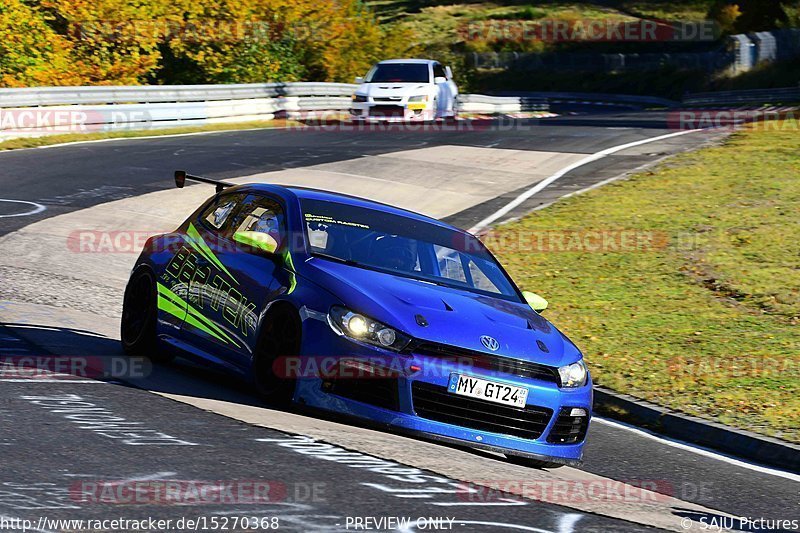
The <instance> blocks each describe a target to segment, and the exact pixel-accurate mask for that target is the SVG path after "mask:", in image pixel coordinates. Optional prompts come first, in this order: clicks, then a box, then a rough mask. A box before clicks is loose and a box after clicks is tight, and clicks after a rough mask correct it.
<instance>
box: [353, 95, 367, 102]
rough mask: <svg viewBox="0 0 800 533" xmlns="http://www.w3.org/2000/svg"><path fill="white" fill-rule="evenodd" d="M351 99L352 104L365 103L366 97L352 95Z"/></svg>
mask: <svg viewBox="0 0 800 533" xmlns="http://www.w3.org/2000/svg"><path fill="white" fill-rule="evenodd" d="M351 98H352V100H353V101H354V102H366V101H367V97H366V96H364V95H363V94H354V95H353V96H351Z"/></svg>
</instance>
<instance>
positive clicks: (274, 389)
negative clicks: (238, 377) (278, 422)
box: [253, 306, 302, 406]
mask: <svg viewBox="0 0 800 533" xmlns="http://www.w3.org/2000/svg"><path fill="white" fill-rule="evenodd" d="M301 332H302V324H301V323H300V317H299V316H297V313H296V312H295V311H294V309H289V308H288V306H282V307H279V308H277V309H275V310H274V311H271V312H270V313H269V314H268V315H267V316H266V317H265V318H264V325H263V331H262V332H261V336H260V338H259V342H258V345H257V347H256V353H255V361H254V365H253V370H254V373H255V383H256V388H257V389H258V393H259V394H260V395H261V397H262V398H264V399H265V400H266V401H267V402H269V403H272V404H276V405H280V406H285V405H288V404H289V403H290V402H291V400H292V396H293V395H294V389H295V385H296V381H297V380H296V378H297V376H292V375H290V374H289V373H288V372H286V371H285V369H287V368H291V367H292V366H293V365H291V364H288V363H289V362H290V361H289V360H288V359H287V358H291V357H298V356H299V354H300V342H301ZM282 369H283V370H282Z"/></svg>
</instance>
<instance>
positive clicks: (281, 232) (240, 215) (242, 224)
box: [230, 194, 286, 246]
mask: <svg viewBox="0 0 800 533" xmlns="http://www.w3.org/2000/svg"><path fill="white" fill-rule="evenodd" d="M236 233H266V234H268V235H270V236H271V237H272V238H274V239H275V242H277V243H278V246H280V245H281V243H282V242H283V241H284V237H285V235H286V221H285V218H284V214H283V209H282V208H281V206H280V204H279V203H278V202H277V201H275V200H273V199H272V198H269V197H266V196H261V195H257V194H251V195H248V196H247V198H245V199H244V202H242V207H241V209H239V211H238V212H237V213H236V215H235V216H234V217H233V223H232V224H231V230H230V234H231V235H234V234H236Z"/></svg>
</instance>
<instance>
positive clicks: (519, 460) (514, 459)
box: [505, 454, 564, 470]
mask: <svg viewBox="0 0 800 533" xmlns="http://www.w3.org/2000/svg"><path fill="white" fill-rule="evenodd" d="M505 455H506V459H508V462H509V463H513V464H515V465H520V466H527V467H529V468H538V469H542V468H547V469H548V470H552V469H554V468H561V467H562V466H564V465H563V464H561V463H551V462H550V461H540V460H539V459H532V458H530V457H520V456H519V455H510V454H505Z"/></svg>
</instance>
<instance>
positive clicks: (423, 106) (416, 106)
mask: <svg viewBox="0 0 800 533" xmlns="http://www.w3.org/2000/svg"><path fill="white" fill-rule="evenodd" d="M426 105H427V104H424V103H422V104H408V106H407V107H408V108H409V109H411V110H412V111H413V110H415V109H425V106H426Z"/></svg>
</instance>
